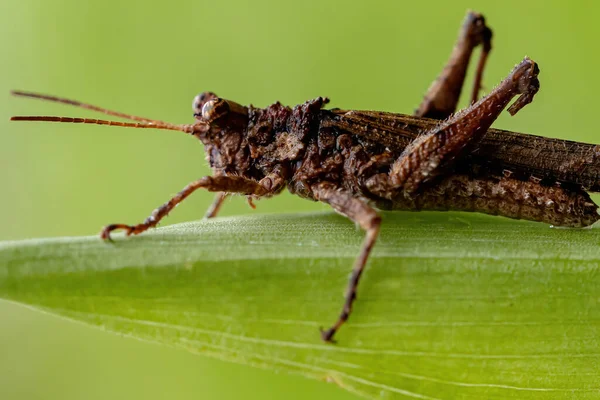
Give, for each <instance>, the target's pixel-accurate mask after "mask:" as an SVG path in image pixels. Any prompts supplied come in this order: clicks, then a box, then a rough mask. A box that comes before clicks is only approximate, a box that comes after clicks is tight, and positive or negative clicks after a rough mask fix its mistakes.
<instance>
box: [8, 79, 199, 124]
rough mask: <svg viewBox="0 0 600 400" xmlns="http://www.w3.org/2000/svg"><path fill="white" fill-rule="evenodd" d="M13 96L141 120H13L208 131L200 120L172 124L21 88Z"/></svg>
mask: <svg viewBox="0 0 600 400" xmlns="http://www.w3.org/2000/svg"><path fill="white" fill-rule="evenodd" d="M10 93H11V94H12V95H13V96H17V97H29V98H32V99H40V100H46V101H50V102H53V103H62V104H68V105H71V106H75V107H79V108H84V109H87V110H92V111H97V112H100V113H102V114H106V115H112V116H115V117H119V118H124V119H129V120H132V121H139V122H120V121H109V120H104V119H95V118H74V117H55V116H15V117H11V119H10V120H11V121H43V122H64V123H75V124H95V125H108V126H121V127H126V128H148V129H165V130H172V131H181V132H185V133H189V134H192V135H193V134H195V133H198V132H203V131H206V129H207V128H208V124H207V123H206V122H202V121H198V122H196V124H193V125H191V124H182V125H178V124H171V123H169V122H164V121H160V120H155V119H150V118H145V117H139V116H137V115H131V114H125V113H122V112H118V111H113V110H109V109H106V108H103V107H98V106H95V105H92V104H87V103H82V102H80V101H77V100H71V99H66V98H62V97H57V96H49V95H44V94H39V93H31V92H24V91H19V90H13V91H11V92H10Z"/></svg>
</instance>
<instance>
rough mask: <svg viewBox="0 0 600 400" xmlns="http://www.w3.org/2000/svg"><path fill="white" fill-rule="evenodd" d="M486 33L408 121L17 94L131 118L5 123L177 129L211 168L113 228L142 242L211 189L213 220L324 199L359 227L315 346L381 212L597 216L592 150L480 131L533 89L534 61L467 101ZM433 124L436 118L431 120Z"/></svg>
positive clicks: (213, 103) (208, 98)
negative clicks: (290, 198) (232, 211)
mask: <svg viewBox="0 0 600 400" xmlns="http://www.w3.org/2000/svg"><path fill="white" fill-rule="evenodd" d="M491 37H492V33H491V30H490V29H489V28H488V27H487V26H486V24H485V20H484V18H483V17H482V16H481V15H480V14H477V13H473V12H470V13H468V15H467V18H466V20H465V22H464V24H463V27H462V30H461V33H460V36H459V40H458V42H457V44H456V46H455V48H454V50H453V52H452V55H451V57H450V61H449V62H448V64H447V66H446V67H445V68H444V70H443V72H442V74H441V75H440V77H439V78H438V79H437V80H436V81H435V82H434V83H433V84H432V86H431V87H430V89H429V91H428V93H427V94H426V96H425V99H424V101H423V102H422V104H421V106H420V107H419V108H418V110H417V112H416V116H414V117H411V116H407V115H402V114H391V113H381V112H372V111H344V110H339V109H332V110H325V109H323V106H324V105H325V104H327V102H328V100H327V99H326V98H322V97H319V98H316V99H314V100H311V101H308V102H306V103H304V104H301V105H298V106H296V107H293V108H290V107H286V106H283V105H281V104H280V103H275V104H273V105H271V106H269V107H266V108H255V107H252V106H248V107H245V106H242V105H239V104H237V103H235V102H233V101H230V100H225V99H222V98H219V97H217V96H216V95H215V94H213V93H210V92H206V93H203V94H201V95H199V96H197V97H196V98H195V99H194V104H193V107H194V113H195V114H194V116H195V117H196V121H195V122H194V123H193V124H189V125H174V124H169V123H166V122H162V121H156V120H152V119H147V118H142V117H136V116H132V115H128V114H123V113H119V112H114V111H110V110H106V109H103V108H99V107H96V106H92V105H89V104H83V103H80V102H76V101H72V100H66V99H61V98H56V97H52V96H44V95H38V94H33V93H26V92H13V93H14V94H16V95H19V96H26V97H34V98H41V99H46V100H51V101H57V102H62V103H67V104H71V105H75V106H79V107H83V108H87V109H92V110H96V111H100V112H103V113H105V114H109V115H113V116H118V117H122V118H126V119H129V120H133V121H136V122H115V121H105V120H96V119H82V118H67V117H13V120H29V121H56V122H79V123H91V124H104V125H116V126H127V127H137V128H158V129H170V130H177V131H183V132H186V133H188V134H190V135H192V136H195V137H196V138H198V139H199V140H200V141H201V142H202V143H203V144H204V146H205V150H206V154H207V157H208V160H209V162H210V165H211V167H212V169H213V175H212V176H206V177H203V178H201V179H199V180H197V181H195V182H192V183H190V184H189V185H188V186H186V187H185V188H184V189H183V190H182V191H181V192H180V193H179V194H177V195H176V196H175V197H173V198H172V199H171V200H169V201H168V202H167V203H165V204H164V205H162V206H161V207H159V208H157V209H156V210H155V211H154V212H153V213H152V215H151V216H150V217H149V218H148V219H146V221H144V222H143V223H140V224H138V225H126V224H111V225H108V226H106V227H105V228H104V229H103V230H102V233H101V236H102V238H103V239H109V238H110V233H111V232H112V231H114V230H117V229H123V230H125V231H126V233H127V234H128V235H131V234H135V235H137V234H140V233H142V232H144V231H145V230H147V229H148V228H152V227H154V226H156V225H157V224H158V223H159V222H160V221H161V219H162V218H164V217H165V216H166V215H167V214H168V213H169V212H170V211H171V210H172V209H173V208H174V207H175V206H176V205H177V204H178V203H180V202H181V201H183V200H184V199H185V198H186V197H187V196H189V195H190V194H191V193H193V192H194V191H195V190H197V189H200V188H203V189H206V190H209V191H212V192H218V194H217V197H216V199H215V201H214V203H213V205H212V206H211V208H210V209H209V211H208V213H207V216H208V217H213V216H215V215H216V214H217V212H218V210H219V208H220V206H221V204H222V202H223V200H224V199H225V197H226V196H227V195H229V194H242V195H245V196H247V197H248V200H249V201H250V202H251V201H252V199H257V198H264V197H270V196H273V195H275V194H278V193H280V192H281V191H282V190H283V189H284V188H287V189H288V190H289V191H290V192H291V193H293V194H296V195H298V196H301V197H304V198H307V199H311V200H316V201H322V202H325V203H327V204H329V205H331V207H333V209H335V210H336V211H337V212H339V213H340V214H343V215H345V216H347V217H348V218H350V219H351V220H352V221H354V222H356V223H357V224H358V225H360V227H361V228H362V229H364V230H365V231H366V238H365V240H364V243H363V246H362V248H361V250H360V253H359V255H358V258H357V259H356V262H355V264H354V269H353V270H352V275H351V278H350V283H349V286H348V289H347V293H346V298H345V302H344V305H343V308H342V312H341V314H340V316H339V318H338V320H337V321H336V322H335V323H334V324H333V325H332V326H331V327H330V328H329V329H327V330H323V331H322V338H323V340H325V341H332V339H333V336H334V334H335V332H336V331H337V330H338V329H339V328H340V326H341V325H342V324H343V323H344V322H345V321H346V320H347V319H348V316H349V315H350V313H351V309H352V303H353V301H354V299H355V298H356V289H357V286H358V283H359V280H360V276H361V274H362V272H363V270H364V267H365V265H366V262H367V259H368V257H369V253H370V252H371V249H372V248H373V246H374V244H375V241H376V239H377V235H378V233H379V226H380V223H381V218H380V217H379V215H378V214H377V212H376V209H384V210H415V211H416V210H460V211H477V212H483V213H487V214H493V215H502V216H506V217H510V218H523V219H529V220H533V221H541V222H546V223H549V224H553V225H561V226H573V227H582V226H588V225H591V224H592V223H594V222H595V221H597V220H598V219H599V216H598V213H597V206H596V204H594V202H593V201H592V200H591V199H590V197H589V196H588V194H587V193H586V190H587V191H600V162H599V161H598V157H599V156H600V148H599V147H598V146H595V145H589V144H584V143H576V142H569V141H562V140H555V139H546V138H541V137H537V136H532V135H524V134H519V133H512V132H506V131H499V130H494V129H489V128H490V125H491V124H492V123H493V122H494V120H495V119H496V118H497V117H498V115H499V114H500V112H501V111H502V110H503V109H504V108H505V107H507V106H508V104H509V103H510V101H512V99H513V98H515V97H517V100H516V101H515V102H514V103H513V104H512V105H511V106H510V107H509V108H508V111H509V112H510V113H511V114H513V115H514V114H516V113H517V112H518V111H519V110H520V109H521V108H523V107H524V106H525V105H527V104H528V103H530V102H531V101H532V100H533V97H534V95H535V94H536V92H537V91H538V89H539V81H538V73H539V69H538V66H537V64H536V63H535V62H534V61H532V60H531V59H529V58H525V59H524V60H523V61H521V62H520V63H519V64H518V65H517V66H516V67H515V68H514V69H513V70H512V72H511V73H510V74H509V75H508V77H507V78H506V79H504V80H503V81H502V82H501V83H500V84H499V85H498V86H497V87H496V88H495V89H494V90H493V91H492V92H491V93H490V94H488V95H487V96H486V97H484V98H482V99H481V100H479V101H477V102H475V100H476V99H477V96H478V92H479V88H480V83H481V77H482V72H483V69H484V65H485V61H486V59H487V55H488V53H489V51H490V50H491ZM477 46H482V52H481V57H480V59H479V63H478V67H477V73H476V78H475V85H474V89H473V94H472V99H473V103H474V104H472V105H471V106H470V107H468V108H467V109H465V110H463V111H460V112H458V113H456V114H453V113H454V111H455V109H456V104H457V101H458V98H459V96H460V92H461V88H462V86H463V82H464V79H465V72H466V69H467V65H468V62H469V59H470V57H471V54H472V52H473V50H474V48H475V47H477ZM440 120H443V121H440Z"/></svg>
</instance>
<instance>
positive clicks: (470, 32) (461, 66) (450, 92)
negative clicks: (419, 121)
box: [415, 11, 492, 119]
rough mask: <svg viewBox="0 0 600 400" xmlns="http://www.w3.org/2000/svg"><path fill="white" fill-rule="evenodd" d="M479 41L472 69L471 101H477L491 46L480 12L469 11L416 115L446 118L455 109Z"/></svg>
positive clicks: (488, 30) (488, 31)
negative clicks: (479, 52)
mask: <svg viewBox="0 0 600 400" xmlns="http://www.w3.org/2000/svg"><path fill="white" fill-rule="evenodd" d="M479 45H481V46H482V50H481V56H480V57H479V62H478V64H477V71H476V73H475V81H474V83H473V91H472V94H471V103H474V102H475V101H477V97H478V96H479V90H480V88H481V80H482V77H483V70H484V68H485V62H486V60H487V56H488V54H489V52H490V51H491V50H492V31H491V29H490V28H489V27H488V26H486V24H485V18H484V17H483V15H481V14H479V13H476V12H473V11H469V12H468V13H467V17H466V18H465V21H464V23H463V26H462V28H461V30H460V34H459V36H458V40H457V41H456V44H455V45H454V49H453V50H452V54H450V59H449V60H448V62H447V63H446V66H445V67H444V69H443V70H442V73H441V74H440V75H439V76H438V77H437V79H436V80H435V81H433V83H432V84H431V86H430V87H429V89H428V90H427V93H426V94H425V97H424V99H423V101H422V103H421V105H420V106H419V108H418V109H417V111H415V115H416V116H418V117H427V118H435V119H446V118H448V117H449V116H450V115H452V113H454V111H456V105H457V104H458V99H459V97H460V93H461V90H462V87H463V85H464V81H465V76H466V73H467V67H468V66H469V60H470V58H471V54H472V53H473V50H474V49H475V47H477V46H479Z"/></svg>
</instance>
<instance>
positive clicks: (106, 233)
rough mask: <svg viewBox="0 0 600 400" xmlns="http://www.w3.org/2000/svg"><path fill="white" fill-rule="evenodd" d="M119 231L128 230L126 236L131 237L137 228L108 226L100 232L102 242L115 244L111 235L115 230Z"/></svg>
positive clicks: (121, 225) (122, 225) (117, 225)
mask: <svg viewBox="0 0 600 400" xmlns="http://www.w3.org/2000/svg"><path fill="white" fill-rule="evenodd" d="M117 229H125V230H126V233H125V234H126V235H127V236H129V235H131V234H132V233H134V230H135V228H134V227H133V226H131V225H124V224H110V225H106V226H105V227H104V228H102V231H101V232H100V238H101V239H102V240H106V241H107V242H114V241H113V240H112V238H111V237H110V233H111V232H112V231H114V230H117Z"/></svg>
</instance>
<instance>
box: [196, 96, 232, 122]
mask: <svg viewBox="0 0 600 400" xmlns="http://www.w3.org/2000/svg"><path fill="white" fill-rule="evenodd" d="M228 112H229V105H228V104H227V102H226V101H225V100H223V99H212V100H209V101H207V102H206V103H204V106H202V119H204V120H205V121H214V120H216V119H218V118H220V117H222V116H223V115H225V114H227V113H228Z"/></svg>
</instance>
